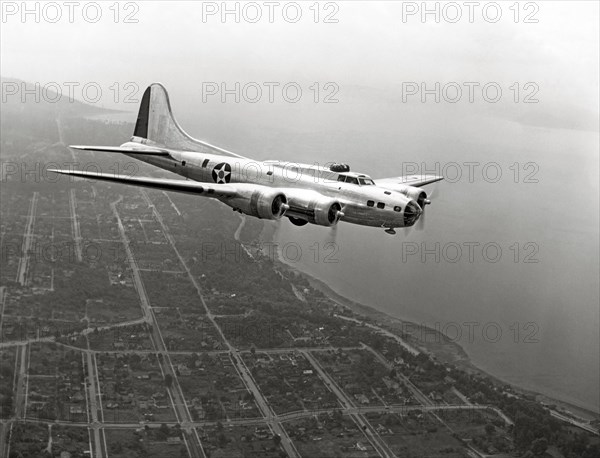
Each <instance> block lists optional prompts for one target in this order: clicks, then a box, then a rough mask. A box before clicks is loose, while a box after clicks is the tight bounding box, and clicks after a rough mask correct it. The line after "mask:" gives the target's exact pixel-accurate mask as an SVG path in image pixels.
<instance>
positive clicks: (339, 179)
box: [338, 175, 346, 181]
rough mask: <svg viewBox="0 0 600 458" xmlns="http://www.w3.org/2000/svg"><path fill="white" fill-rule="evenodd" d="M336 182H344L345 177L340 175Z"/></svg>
mask: <svg viewBox="0 0 600 458" xmlns="http://www.w3.org/2000/svg"><path fill="white" fill-rule="evenodd" d="M338 181H346V177H345V176H344V175H340V176H339V177H338Z"/></svg>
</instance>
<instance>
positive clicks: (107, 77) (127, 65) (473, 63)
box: [0, 1, 599, 112]
mask: <svg viewBox="0 0 600 458" xmlns="http://www.w3.org/2000/svg"><path fill="white" fill-rule="evenodd" d="M21 3H22V2H3V7H2V8H3V17H2V24H1V40H0V42H1V51H2V61H1V74H2V76H4V77H15V78H20V79H24V80H27V81H32V82H40V83H41V84H42V85H43V84H46V83H48V82H51V81H52V82H57V83H59V84H61V85H62V83H64V82H80V83H81V84H84V83H86V82H98V83H99V84H100V85H101V87H102V88H103V94H104V96H105V99H104V100H103V102H104V103H105V104H107V105H109V104H110V103H111V102H110V98H111V95H112V94H111V93H110V90H109V89H108V88H109V87H110V86H111V84H112V83H113V82H118V83H119V85H124V84H125V83H127V82H129V81H134V82H136V83H137V84H139V85H140V87H141V88H142V89H143V87H144V86H145V85H146V84H147V83H150V82H153V81H162V82H164V83H165V84H167V85H168V87H169V88H170V90H171V92H173V93H174V94H180V95H181V96H182V97H185V95H184V94H185V93H186V92H187V93H189V88H190V87H193V86H192V85H194V84H196V85H199V84H200V82H202V81H218V82H221V81H229V82H234V81H240V82H241V83H242V84H244V83H245V82H248V81H257V82H259V83H260V82H264V81H277V82H282V83H285V82H287V81H320V82H326V81H335V82H336V83H338V84H339V85H340V87H341V88H342V89H343V86H344V85H350V84H359V85H366V86H370V87H377V88H384V89H385V88H388V87H390V86H395V85H399V84H401V82H403V81H431V82H434V81H441V82H442V84H444V82H448V81H458V82H462V81H479V82H482V83H485V82H487V81H497V82H500V83H502V84H505V87H507V86H508V85H510V83H511V82H513V81H520V82H527V81H535V82H537V84H539V86H540V89H541V90H543V91H544V94H545V95H546V98H545V100H546V102H549V101H550V98H551V99H552V101H553V102H557V103H559V104H568V105H575V106H578V107H581V108H585V109H589V110H593V111H596V112H597V108H598V55H599V48H598V43H599V36H598V22H599V14H598V10H599V8H598V2H595V1H588V2H559V1H557V2H536V3H532V2H530V6H526V5H525V3H521V4H520V7H519V22H518V23H515V22H514V18H515V16H514V15H515V11H514V9H513V10H511V9H510V7H511V5H512V2H500V11H501V13H502V16H501V18H500V19H499V20H498V21H497V22H495V23H492V22H490V21H491V20H493V19H494V15H495V14H496V11H495V9H494V8H490V7H488V9H486V16H485V17H484V13H483V8H484V6H486V5H488V4H489V3H490V2H480V5H481V6H479V7H477V8H475V10H474V13H473V22H472V23H470V22H469V17H468V16H469V9H468V6H467V5H465V4H464V2H457V3H454V5H458V7H459V8H460V10H461V13H462V16H461V18H460V20H458V22H456V23H451V22H449V20H452V19H453V17H454V16H455V14H456V11H457V10H456V9H452V8H451V7H448V6H445V4H444V3H443V2H442V3H439V2H430V3H429V4H428V5H429V6H428V7H429V8H432V9H433V8H435V7H436V3H437V4H438V7H439V9H440V16H439V18H440V22H439V23H436V22H435V16H434V15H428V16H426V17H425V19H426V20H425V22H423V21H422V18H421V15H420V11H419V12H417V13H416V14H414V15H409V16H408V15H407V16H406V17H405V20H404V21H403V10H404V12H405V13H407V12H409V11H410V8H412V7H414V6H416V7H417V8H420V7H421V2H417V3H414V2H368V3H367V2H337V3H331V4H326V3H321V4H320V5H319V8H318V9H319V13H320V14H319V22H318V23H315V22H314V7H313V9H311V5H312V2H300V3H299V5H300V11H301V12H302V16H301V18H300V20H298V22H296V23H292V22H290V21H291V20H293V16H294V14H295V12H296V10H295V7H294V6H293V5H292V6H291V7H290V6H287V5H289V4H290V2H279V6H277V7H273V8H274V10H273V11H274V13H273V23H269V18H268V16H269V6H268V4H266V3H265V2H255V3H254V4H253V5H254V6H245V3H243V2H229V3H228V8H231V9H234V8H235V7H236V3H237V4H238V5H239V9H240V13H241V14H240V22H239V23H236V22H235V16H234V15H228V16H226V17H225V21H223V20H222V17H221V15H220V14H219V13H220V11H218V12H217V13H216V14H214V15H207V16H206V17H205V20H204V21H203V10H204V12H205V13H208V12H210V11H211V9H212V8H218V9H219V10H221V8H222V4H221V2H191V1H188V2H168V6H166V2H165V3H162V2H158V1H156V2H155V1H152V2H130V4H121V5H120V8H119V10H120V11H119V13H120V14H119V18H118V22H117V23H115V20H114V19H115V18H114V14H115V11H114V10H113V9H110V5H112V2H110V3H109V2H100V11H101V12H102V16H101V18H100V19H99V20H98V21H97V22H95V23H92V22H91V20H92V19H94V16H95V14H96V11H97V10H96V8H95V7H94V6H93V5H92V6H89V4H90V2H79V6H77V7H75V8H74V10H73V11H74V12H73V22H72V23H70V22H69V7H68V6H67V5H65V3H64V2H53V4H52V6H49V5H47V4H46V3H45V2H29V3H27V2H26V3H27V8H29V9H31V10H33V11H35V8H38V9H39V14H29V15H26V16H25V17H24V18H23V17H22V6H21ZM92 3H93V2H92ZM36 5H37V6H36ZM532 5H535V11H534V7H533V6H532ZM284 7H286V10H285V11H286V14H287V15H286V16H285V17H284V16H283V9H284ZM84 10H85V16H84ZM258 10H260V11H261V13H262V17H261V19H260V20H259V21H258V22H256V23H250V22H249V20H252V18H253V17H254V16H255V14H256V11H258ZM57 12H60V13H61V17H60V19H58V20H57V21H56V22H55V23H51V22H50V21H52V20H55V17H56V16H57ZM13 13H14V14H13ZM244 13H245V14H244ZM128 14H131V17H130V19H134V20H137V21H138V22H137V23H125V17H126V16H127V15H128ZM328 14H332V16H331V17H330V19H336V20H337V21H338V22H337V23H325V22H324V21H325V17H326V16H327V15H328ZM528 14H531V16H530V17H529V19H530V20H531V19H534V20H538V22H537V23H525V22H524V21H525V20H526V17H527V15H528ZM286 18H287V20H286ZM486 19H488V20H486ZM36 20H38V21H39V22H36ZM75 94H76V95H77V91H76V92H75ZM189 97H198V98H199V99H200V98H201V93H200V90H198V92H197V93H195V94H194V93H192V94H190V95H189ZM121 98H122V97H121ZM125 108H126V109H131V107H125Z"/></svg>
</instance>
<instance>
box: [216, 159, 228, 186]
mask: <svg viewBox="0 0 600 458" xmlns="http://www.w3.org/2000/svg"><path fill="white" fill-rule="evenodd" d="M212 178H213V181H214V182H215V183H217V184H223V183H229V181H231V166H230V165H229V164H227V163H226V162H221V163H220V164H217V165H215V168H214V169H213V171H212Z"/></svg>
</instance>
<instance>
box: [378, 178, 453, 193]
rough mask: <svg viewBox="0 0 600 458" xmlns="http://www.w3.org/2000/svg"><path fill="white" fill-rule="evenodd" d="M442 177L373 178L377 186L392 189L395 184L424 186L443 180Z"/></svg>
mask: <svg viewBox="0 0 600 458" xmlns="http://www.w3.org/2000/svg"><path fill="white" fill-rule="evenodd" d="M443 179H444V177H441V176H438V175H403V176H399V177H392V178H381V179H377V180H375V184H377V186H381V187H383V188H388V189H391V190H394V187H395V186H397V185H405V186H416V187H419V186H425V185H427V184H431V183H435V182H436V181H441V180H443Z"/></svg>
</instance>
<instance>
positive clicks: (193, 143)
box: [132, 83, 243, 157]
mask: <svg viewBox="0 0 600 458" xmlns="http://www.w3.org/2000/svg"><path fill="white" fill-rule="evenodd" d="M133 137H134V138H132V141H137V142H140V143H144V144H147V145H152V146H154V145H156V146H162V147H165V148H169V149H175V150H180V151H194V152H198V153H206V154H220V155H224V156H233V157H243V156H240V155H238V154H235V153H232V152H231V151H227V150H224V149H222V148H218V147H216V146H213V145H210V144H208V143H206V142H203V141H201V140H197V139H195V138H192V137H190V136H189V135H188V134H187V133H186V132H185V131H184V130H183V129H182V128H181V127H180V126H179V124H178V123H177V121H176V120H175V117H174V116H173V112H172V110H171V103H170V102H169V94H168V93H167V90H166V89H165V87H164V86H163V85H162V84H160V83H153V84H151V85H150V86H148V88H147V89H146V91H145V92H144V95H143V97H142V103H141V105H140V110H139V112H138V117H137V122H136V123H135V129H134V131H133Z"/></svg>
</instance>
